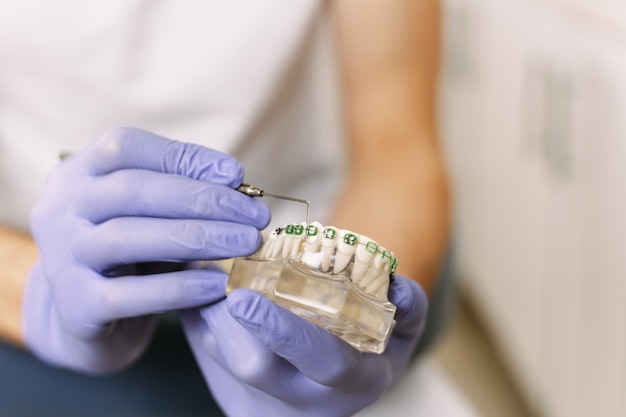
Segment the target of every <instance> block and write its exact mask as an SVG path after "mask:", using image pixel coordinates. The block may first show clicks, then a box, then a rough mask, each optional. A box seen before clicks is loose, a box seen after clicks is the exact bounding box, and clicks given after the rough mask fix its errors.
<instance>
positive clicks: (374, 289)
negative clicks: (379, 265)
mask: <svg viewBox="0 0 626 417" xmlns="http://www.w3.org/2000/svg"><path fill="white" fill-rule="evenodd" d="M388 280H389V275H385V274H384V272H383V271H381V273H380V275H378V277H377V278H376V279H375V280H374V281H372V283H371V284H369V285H368V286H367V288H365V292H366V293H368V294H370V295H376V294H377V293H378V291H379V290H380V289H381V288H382V287H384V286H385V284H386V283H387V281H388Z"/></svg>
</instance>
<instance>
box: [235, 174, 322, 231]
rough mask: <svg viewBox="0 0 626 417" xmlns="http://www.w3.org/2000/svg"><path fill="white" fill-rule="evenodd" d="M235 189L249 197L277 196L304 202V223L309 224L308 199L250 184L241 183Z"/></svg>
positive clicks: (309, 204) (309, 207)
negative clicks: (281, 193) (275, 192)
mask: <svg viewBox="0 0 626 417" xmlns="http://www.w3.org/2000/svg"><path fill="white" fill-rule="evenodd" d="M237 191H239V192H240V193H243V194H245V195H249V196H250V197H272V198H278V199H280V200H289V201H295V202H297V203H303V204H306V223H307V224H309V223H310V221H311V203H310V202H309V201H308V200H302V199H300V198H294V197H288V196H285V195H278V194H271V193H267V192H265V191H264V190H262V189H260V188H259V187H255V186H253V185H250V184H241V185H240V186H239V187H238V188H237Z"/></svg>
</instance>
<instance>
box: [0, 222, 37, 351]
mask: <svg viewBox="0 0 626 417" xmlns="http://www.w3.org/2000/svg"><path fill="white" fill-rule="evenodd" d="M37 254H38V252H37V247H36V246H35V243H34V242H33V240H32V238H31V237H30V236H29V235H27V234H25V233H22V232H18V231H16V230H13V229H11V228H9V227H7V226H4V225H0V265H2V268H0V339H2V340H4V341H7V342H10V343H13V344H15V345H18V346H23V344H24V342H23V340H22V297H23V294H24V288H25V285H26V278H27V277H28V271H29V270H30V268H31V267H32V265H33V263H34V262H35V259H36V258H37Z"/></svg>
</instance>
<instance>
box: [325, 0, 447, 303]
mask: <svg viewBox="0 0 626 417" xmlns="http://www.w3.org/2000/svg"><path fill="white" fill-rule="evenodd" d="M333 4H334V8H333V11H334V20H335V28H336V41H337V50H338V56H339V63H340V70H341V71H340V72H341V76H342V77H341V79H342V85H343V87H344V88H343V98H344V114H345V121H346V134H347V135H348V137H349V143H350V175H349V180H348V184H347V186H346V188H345V190H344V193H343V196H342V198H341V200H340V202H339V204H338V206H337V209H336V213H335V217H334V218H333V224H336V225H338V226H341V227H346V228H351V229H353V230H354V231H356V232H358V233H363V234H365V235H367V236H369V237H370V238H372V239H375V240H377V241H378V242H379V243H380V244H381V245H383V246H385V247H386V248H388V249H390V250H392V251H394V252H395V254H396V256H397V257H398V262H399V263H398V272H399V273H402V274H405V275H407V276H408V277H410V278H412V279H415V280H417V281H418V282H419V283H420V284H422V285H423V286H424V288H425V289H426V290H427V291H430V290H432V287H433V284H434V280H435V279H436V275H437V274H436V272H437V270H438V268H439V265H440V262H441V259H442V257H443V253H444V251H445V248H446V246H447V238H448V229H449V219H448V218H449V197H448V186H447V181H446V174H445V169H444V163H443V158H442V156H441V151H440V149H439V145H438V143H437V139H438V138H437V128H436V111H435V110H436V107H437V106H436V96H437V88H436V87H437V76H438V71H439V5H438V1H437V0H422V1H413V0H338V1H336V2H334V3H333Z"/></svg>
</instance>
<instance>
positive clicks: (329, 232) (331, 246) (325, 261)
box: [320, 227, 338, 272]
mask: <svg viewBox="0 0 626 417" xmlns="http://www.w3.org/2000/svg"><path fill="white" fill-rule="evenodd" d="M337 234H338V233H337V229H335V228H334V227H327V228H325V229H324V231H323V233H322V246H321V248H320V253H321V255H322V256H321V259H320V266H321V270H322V271H324V272H327V271H330V266H331V263H332V259H333V255H334V252H335V247H336V246H337V239H338V237H337Z"/></svg>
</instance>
